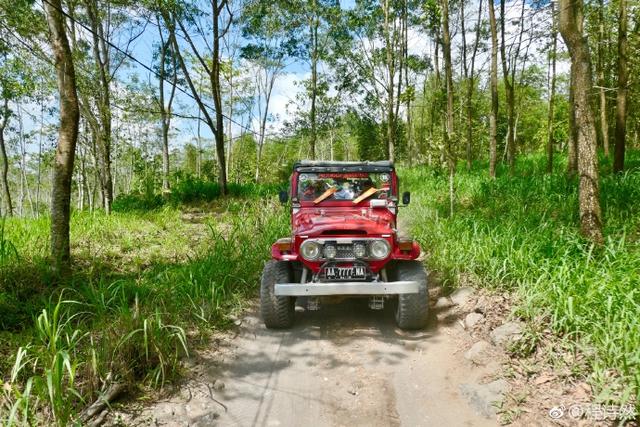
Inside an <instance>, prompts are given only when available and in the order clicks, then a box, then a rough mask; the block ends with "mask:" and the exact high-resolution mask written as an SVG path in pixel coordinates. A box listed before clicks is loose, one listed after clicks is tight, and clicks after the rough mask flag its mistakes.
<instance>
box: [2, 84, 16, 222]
mask: <svg viewBox="0 0 640 427" xmlns="http://www.w3.org/2000/svg"><path fill="white" fill-rule="evenodd" d="M3 86H4V85H3ZM3 89H4V87H3ZM3 92H4V90H3ZM2 98H3V101H2V107H1V108H0V115H1V116H2V121H0V153H1V154H2V192H3V193H4V200H5V208H6V209H5V212H6V214H7V215H8V216H11V215H13V203H11V190H10V189H9V179H8V176H9V156H7V146H6V144H5V141H4V130H5V129H6V127H7V123H8V122H9V114H10V113H9V97H8V96H7V95H4V94H3V96H2Z"/></svg>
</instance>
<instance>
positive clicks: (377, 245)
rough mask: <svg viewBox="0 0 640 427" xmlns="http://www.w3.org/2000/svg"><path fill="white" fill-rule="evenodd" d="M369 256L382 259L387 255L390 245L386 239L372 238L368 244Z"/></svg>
mask: <svg viewBox="0 0 640 427" xmlns="http://www.w3.org/2000/svg"><path fill="white" fill-rule="evenodd" d="M369 251H370V253H371V257H372V258H375V259H383V258H386V257H388V256H389V253H390V252H391V247H390V246H389V243H388V242H387V241H386V240H374V241H373V242H371V244H370V245H369Z"/></svg>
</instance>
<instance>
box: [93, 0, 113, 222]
mask: <svg viewBox="0 0 640 427" xmlns="http://www.w3.org/2000/svg"><path fill="white" fill-rule="evenodd" d="M86 10H87V16H88V18H89V22H90V24H91V35H92V41H93V44H92V48H93V56H94V61H95V64H96V70H97V71H98V75H99V83H100V87H99V90H98V92H99V95H98V97H97V99H96V105H97V107H98V117H99V119H100V124H99V125H100V127H99V132H98V135H96V136H97V138H98V153H99V156H100V157H99V163H100V177H101V185H102V196H103V207H104V210H105V213H106V214H107V215H109V214H110V213H111V203H112V202H113V177H112V175H111V89H110V79H111V75H110V70H109V68H110V58H109V48H108V47H107V43H106V42H105V34H104V31H103V27H102V25H103V24H102V20H101V19H100V17H99V16H98V10H97V2H96V1H95V0H87V1H86Z"/></svg>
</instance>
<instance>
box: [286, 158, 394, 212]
mask: <svg viewBox="0 0 640 427" xmlns="http://www.w3.org/2000/svg"><path fill="white" fill-rule="evenodd" d="M371 188H375V189H378V190H380V191H379V192H373V191H372V190H369V189H371ZM367 190H369V192H367V194H364V193H365V192H366V191H367ZM291 196H292V201H293V202H294V203H296V204H298V205H299V206H300V207H327V206H336V207H353V208H357V207H362V206H366V205H368V204H369V201H370V200H372V199H386V200H390V201H392V202H394V203H395V202H397V197H398V178H397V175H396V173H395V168H394V167H393V163H391V162H388V161H380V162H323V161H302V162H298V163H296V164H295V165H294V172H293V176H292V180H291ZM323 196H324V197H323ZM359 196H362V198H361V199H360V200H358V197H359ZM354 201H356V202H357V203H354Z"/></svg>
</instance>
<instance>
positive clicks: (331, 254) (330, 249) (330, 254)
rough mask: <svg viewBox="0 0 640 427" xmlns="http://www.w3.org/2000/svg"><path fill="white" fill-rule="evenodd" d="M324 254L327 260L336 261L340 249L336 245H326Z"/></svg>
mask: <svg viewBox="0 0 640 427" xmlns="http://www.w3.org/2000/svg"><path fill="white" fill-rule="evenodd" d="M322 252H323V253H324V257H325V258H327V259H334V258H335V257H336V256H337V255H338V249H336V247H335V246H334V245H324V250H323V251H322Z"/></svg>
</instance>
